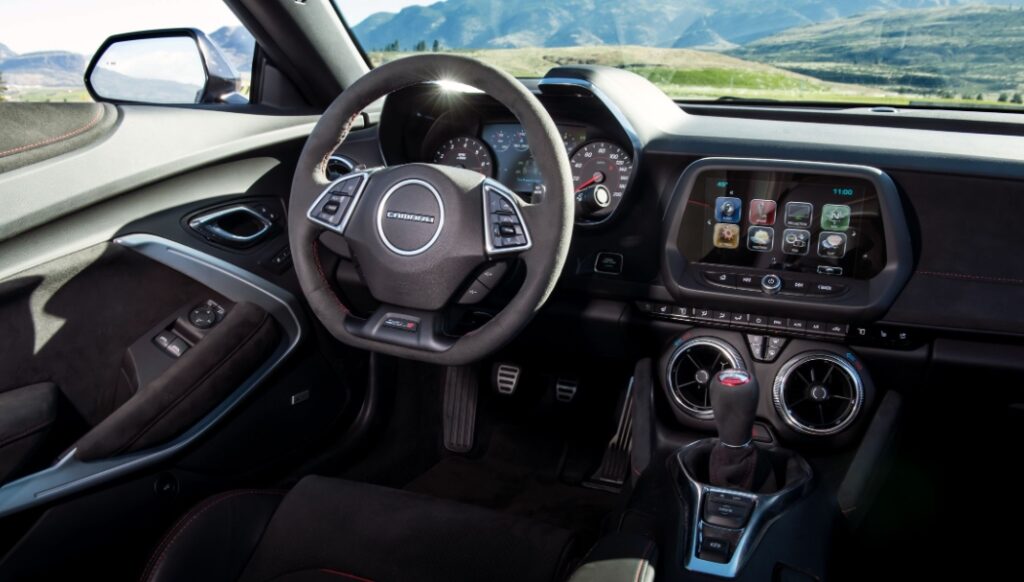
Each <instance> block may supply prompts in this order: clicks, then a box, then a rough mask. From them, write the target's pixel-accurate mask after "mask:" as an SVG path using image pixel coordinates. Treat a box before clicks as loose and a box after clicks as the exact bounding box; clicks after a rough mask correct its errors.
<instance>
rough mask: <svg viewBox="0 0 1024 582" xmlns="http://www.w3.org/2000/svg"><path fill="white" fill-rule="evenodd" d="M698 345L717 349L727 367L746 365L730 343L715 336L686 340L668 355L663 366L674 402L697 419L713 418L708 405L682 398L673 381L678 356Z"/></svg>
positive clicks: (740, 368) (742, 367) (713, 415)
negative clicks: (700, 404) (665, 365)
mask: <svg viewBox="0 0 1024 582" xmlns="http://www.w3.org/2000/svg"><path fill="white" fill-rule="evenodd" d="M700 346H704V347H710V348H713V349H717V350H718V351H719V352H720V353H721V354H722V355H723V356H724V357H725V359H726V361H727V362H728V364H729V365H728V366H727V367H729V368H734V369H737V370H746V369H747V367H746V363H745V362H744V361H743V357H742V356H741V355H740V353H739V351H737V350H736V348H734V347H733V346H732V344H730V343H729V342H727V341H725V340H721V339H718V338H716V337H711V336H701V337H695V338H692V339H689V340H686V341H684V342H683V343H681V344H679V346H678V347H677V348H676V349H675V350H674V351H673V352H672V356H671V357H669V359H668V365H667V367H666V368H665V382H666V383H667V386H668V393H669V395H670V396H671V398H672V400H673V402H674V404H675V405H676V407H677V408H679V409H680V410H682V411H683V412H684V413H686V414H687V415H689V416H691V417H693V418H696V419H698V420H714V418H715V412H714V410H713V409H712V408H711V407H710V406H708V407H707V408H706V409H705V408H704V407H703V406H697V405H696V404H694V403H690V402H688V401H687V400H686V399H685V398H683V396H682V392H681V391H680V390H679V387H678V386H677V385H676V381H675V378H676V375H675V373H674V372H675V368H676V363H677V362H678V361H679V358H681V357H682V356H683V354H685V353H686V352H688V351H689V350H691V349H693V348H695V347H700Z"/></svg>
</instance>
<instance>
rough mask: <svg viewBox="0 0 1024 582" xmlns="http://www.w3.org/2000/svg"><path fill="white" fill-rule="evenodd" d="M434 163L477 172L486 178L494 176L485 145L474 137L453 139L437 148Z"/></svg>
mask: <svg viewBox="0 0 1024 582" xmlns="http://www.w3.org/2000/svg"><path fill="white" fill-rule="evenodd" d="M434 163H435V164H442V165H445V166H453V167H456V168H465V169H467V170H473V171H474V172H479V173H481V174H483V175H484V176H487V177H488V178H491V177H493V175H494V159H493V158H491V152H490V151H488V150H487V145H485V144H484V142H482V141H480V140H478V139H476V138H475V137H454V138H452V139H450V140H448V141H446V142H444V143H443V144H441V147H439V148H437V152H435V153H434Z"/></svg>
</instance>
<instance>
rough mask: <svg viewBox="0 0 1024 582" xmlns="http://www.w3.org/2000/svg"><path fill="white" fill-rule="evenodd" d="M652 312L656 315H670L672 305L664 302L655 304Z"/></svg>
mask: <svg viewBox="0 0 1024 582" xmlns="http://www.w3.org/2000/svg"><path fill="white" fill-rule="evenodd" d="M654 313H656V314H658V315H672V306H671V305H666V304H664V303H658V304H655V306H654Z"/></svg>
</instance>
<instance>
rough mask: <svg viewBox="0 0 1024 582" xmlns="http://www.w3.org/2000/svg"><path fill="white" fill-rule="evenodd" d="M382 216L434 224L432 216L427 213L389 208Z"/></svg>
mask: <svg viewBox="0 0 1024 582" xmlns="http://www.w3.org/2000/svg"><path fill="white" fill-rule="evenodd" d="M384 216H386V217H387V218H391V219H394V220H407V221H409V222H425V223H427V224H434V217H433V216H430V215H429V214H415V213H412V212H395V211H393V210H389V211H388V212H387V214H385V215H384Z"/></svg>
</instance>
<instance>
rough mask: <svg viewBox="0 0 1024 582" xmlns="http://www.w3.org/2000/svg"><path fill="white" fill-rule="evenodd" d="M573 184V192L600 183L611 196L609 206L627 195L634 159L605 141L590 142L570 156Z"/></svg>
mask: <svg viewBox="0 0 1024 582" xmlns="http://www.w3.org/2000/svg"><path fill="white" fill-rule="evenodd" d="M569 166H570V167H571V168H572V184H573V188H574V189H575V190H576V192H580V191H582V190H585V189H587V188H589V187H591V186H595V185H597V184H603V185H604V186H605V187H606V188H608V190H609V192H611V195H612V206H615V205H617V204H618V201H619V199H621V198H622V195H623V194H625V192H626V186H628V185H629V178H630V176H631V175H632V173H633V160H632V158H630V156H629V154H627V153H626V150H624V149H622V148H621V147H619V146H617V145H615V144H613V143H611V142H607V141H593V142H590V143H588V144H586V145H584V146H583V147H581V148H580V149H578V150H576V153H574V154H573V155H572V159H571V160H570V164H569Z"/></svg>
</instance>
